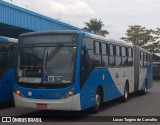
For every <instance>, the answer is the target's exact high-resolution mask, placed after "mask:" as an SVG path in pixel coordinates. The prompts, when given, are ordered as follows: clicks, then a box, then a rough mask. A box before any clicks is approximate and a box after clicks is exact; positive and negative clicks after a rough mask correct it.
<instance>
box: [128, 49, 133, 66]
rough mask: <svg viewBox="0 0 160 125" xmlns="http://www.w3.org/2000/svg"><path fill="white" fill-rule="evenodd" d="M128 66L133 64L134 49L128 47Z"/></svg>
mask: <svg viewBox="0 0 160 125" xmlns="http://www.w3.org/2000/svg"><path fill="white" fill-rule="evenodd" d="M128 66H133V50H132V48H128Z"/></svg>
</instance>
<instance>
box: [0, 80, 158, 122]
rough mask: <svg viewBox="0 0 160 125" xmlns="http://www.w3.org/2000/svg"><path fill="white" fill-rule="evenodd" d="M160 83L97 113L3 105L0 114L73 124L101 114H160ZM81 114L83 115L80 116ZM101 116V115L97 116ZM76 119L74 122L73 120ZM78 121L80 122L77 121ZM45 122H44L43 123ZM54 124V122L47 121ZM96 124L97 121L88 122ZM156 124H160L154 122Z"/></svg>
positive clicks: (104, 106) (103, 107)
mask: <svg viewBox="0 0 160 125" xmlns="http://www.w3.org/2000/svg"><path fill="white" fill-rule="evenodd" d="M159 107H160V83H154V85H153V87H152V89H150V90H148V92H147V94H146V95H137V94H132V95H130V99H129V100H128V101H127V102H126V103H121V101H120V100H114V101H110V102H107V103H105V104H104V105H103V106H102V109H101V111H100V112H99V113H97V114H90V113H88V112H87V111H83V112H62V111H43V110H35V109H24V108H16V107H4V108H3V107H1V108H0V116H18V117H22V116H23V117H43V119H44V120H49V121H52V122H57V121H68V122H67V123H69V121H72V124H82V123H83V124H84V123H85V122H79V121H87V120H88V119H90V118H93V119H94V120H95V119H96V118H104V117H100V116H115V117H116V116H160V108H159ZM57 115H60V116H67V115H71V116H78V117H76V118H74V119H73V117H70V118H64V117H61V118H56V117H55V116H57ZM79 115H81V116H79ZM95 116H99V117H95ZM73 121H74V122H73ZM77 122H78V123H77ZM42 124H44V123H42ZM47 124H52V123H49V122H48V123H47ZM58 124H66V123H65V122H62V123H60V122H58ZM87 124H88V125H89V124H92V125H93V124H96V123H91V122H89V123H87ZM99 124H105V123H104V122H99ZM110 124H117V123H115V122H110ZM118 124H120V125H121V124H122V125H124V124H128V123H126V122H125V123H122V122H121V123H118ZM134 124H137V125H139V124H148V125H150V124H151V123H149V122H148V123H134ZM154 124H160V122H159V123H154Z"/></svg>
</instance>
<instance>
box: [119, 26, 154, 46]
mask: <svg viewBox="0 0 160 125" xmlns="http://www.w3.org/2000/svg"><path fill="white" fill-rule="evenodd" d="M151 33H152V30H148V29H146V28H145V27H142V26H140V25H134V26H129V29H128V30H127V33H126V36H127V37H122V38H121V39H122V40H124V41H127V42H132V43H133V44H134V45H137V46H140V47H143V46H144V45H145V44H147V43H148V42H150V41H153V36H152V35H151Z"/></svg>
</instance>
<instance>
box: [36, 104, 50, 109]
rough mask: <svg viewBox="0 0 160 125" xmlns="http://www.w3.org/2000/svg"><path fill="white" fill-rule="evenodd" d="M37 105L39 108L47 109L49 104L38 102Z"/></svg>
mask: <svg viewBox="0 0 160 125" xmlns="http://www.w3.org/2000/svg"><path fill="white" fill-rule="evenodd" d="M36 107H37V108H39V109H46V108H47V107H48V105H47V104H36Z"/></svg>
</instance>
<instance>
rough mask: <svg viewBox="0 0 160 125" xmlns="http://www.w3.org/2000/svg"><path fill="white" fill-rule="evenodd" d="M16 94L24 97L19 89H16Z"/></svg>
mask: <svg viewBox="0 0 160 125" xmlns="http://www.w3.org/2000/svg"><path fill="white" fill-rule="evenodd" d="M15 93H16V94H17V95H19V96H23V94H22V93H21V91H20V90H19V89H16V90H15ZM23 97H24V96H23Z"/></svg>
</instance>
